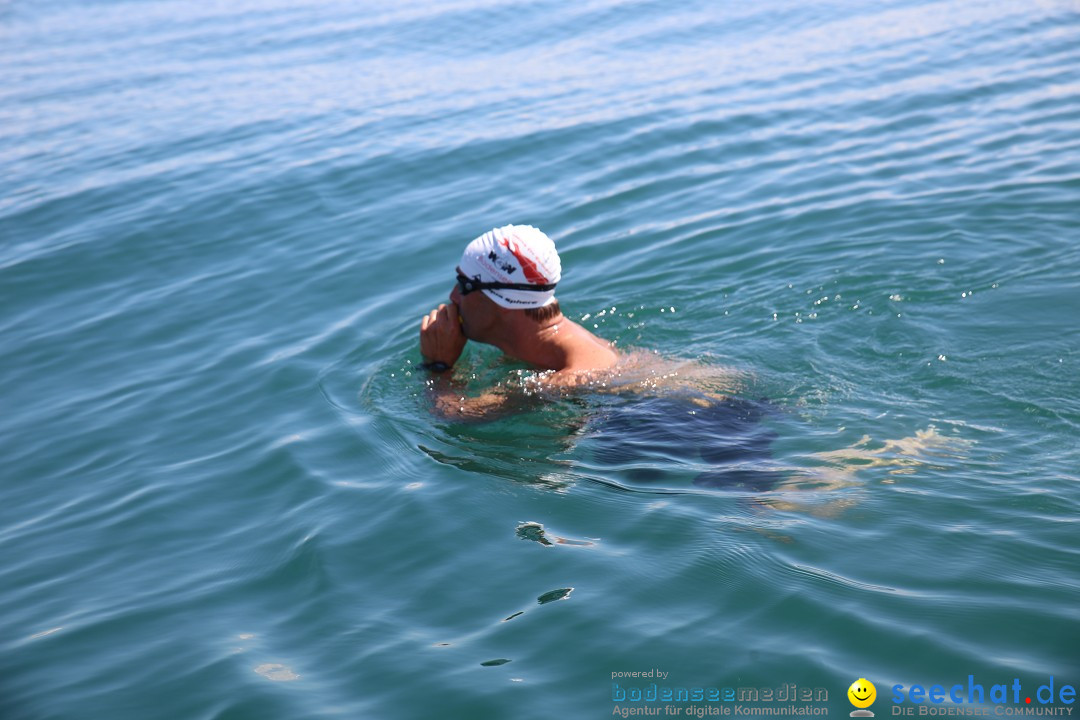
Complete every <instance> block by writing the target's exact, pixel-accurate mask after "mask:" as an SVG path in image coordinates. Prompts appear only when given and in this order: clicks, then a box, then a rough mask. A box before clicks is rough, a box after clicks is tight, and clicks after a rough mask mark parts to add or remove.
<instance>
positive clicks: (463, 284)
mask: <svg viewBox="0 0 1080 720" xmlns="http://www.w3.org/2000/svg"><path fill="white" fill-rule="evenodd" d="M457 286H458V290H460V291H461V294H462V295H468V294H469V293H471V292H472V291H474V290H532V291H533V292H547V291H548V290H554V289H555V283H550V284H548V285H533V284H532V283H502V282H480V278H479V277H474V278H470V277H465V276H464V275H462V274H461V273H460V272H459V273H458V274H457Z"/></svg>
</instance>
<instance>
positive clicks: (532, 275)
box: [499, 238, 548, 285]
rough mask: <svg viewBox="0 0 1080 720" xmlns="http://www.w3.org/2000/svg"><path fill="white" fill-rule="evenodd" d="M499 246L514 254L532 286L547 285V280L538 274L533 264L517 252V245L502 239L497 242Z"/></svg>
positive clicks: (538, 271)
mask: <svg viewBox="0 0 1080 720" xmlns="http://www.w3.org/2000/svg"><path fill="white" fill-rule="evenodd" d="M499 244H500V245H502V246H503V247H504V248H506V249H507V250H509V251H510V252H512V253H514V257H516V258H517V259H518V262H519V263H521V269H522V271H524V273H525V279H526V280H528V281H529V282H531V283H532V284H533V285H547V284H548V279H547V278H546V277H544V275H543V274H542V273H541V272H540V270H539V269H538V268H537V267H536V263H534V262H533V261H532V260H530V259H529V258H527V257H525V256H524V255H522V254H521V253H520V252H518V249H517V243H511V242H510V240H509V239H508V238H502V239H500V240H499Z"/></svg>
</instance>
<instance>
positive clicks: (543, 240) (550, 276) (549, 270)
mask: <svg viewBox="0 0 1080 720" xmlns="http://www.w3.org/2000/svg"><path fill="white" fill-rule="evenodd" d="M561 277H562V263H561V262H560V261H559V253H558V251H556V250H555V243H554V242H552V241H551V238H549V237H548V236H547V235H545V234H544V233H542V232H541V231H539V230H537V229H536V228H534V227H532V226H531V225H507V226H505V227H501V228H495V229H494V230H490V231H488V232H486V233H484V234H483V235H481V236H480V237H478V238H476V239H475V240H473V241H472V242H471V243H469V245H468V246H467V247H466V248H465V252H464V253H463V254H462V255H461V262H460V263H458V288H457V291H458V292H459V293H462V294H468V293H470V292H472V291H474V290H480V291H482V292H483V293H484V295H486V296H487V297H488V298H490V299H491V300H492V301H493V302H494V303H495V304H497V305H499V306H500V307H504V308H508V309H510V310H528V309H530V308H542V307H545V306H548V305H551V304H553V303H554V302H555V285H556V283H558V282H559V279H560V278H561Z"/></svg>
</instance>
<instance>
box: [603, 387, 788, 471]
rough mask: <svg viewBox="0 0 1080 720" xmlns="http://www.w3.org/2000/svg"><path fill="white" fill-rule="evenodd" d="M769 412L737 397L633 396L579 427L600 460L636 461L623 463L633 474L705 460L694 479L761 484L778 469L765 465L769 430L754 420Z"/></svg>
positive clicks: (773, 436)
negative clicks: (701, 402) (704, 467)
mask: <svg viewBox="0 0 1080 720" xmlns="http://www.w3.org/2000/svg"><path fill="white" fill-rule="evenodd" d="M775 412H776V408H775V407H773V406H770V405H769V404H767V403H764V402H754V401H751V400H745V399H741V398H727V399H724V400H721V401H711V402H710V404H709V405H707V406H703V405H699V404H697V403H695V402H694V401H693V400H692V399H690V398H688V397H679V396H668V397H633V398H625V402H620V403H618V404H616V405H614V406H611V407H609V408H608V409H607V412H604V413H602V414H601V415H600V416H599V417H596V418H594V419H593V420H592V421H591V422H590V423H589V427H588V430H587V434H588V435H589V437H590V438H592V439H593V441H594V444H595V450H594V453H595V457H596V460H597V461H598V462H600V463H601V464H605V465H608V464H610V465H616V466H621V465H637V467H632V468H626V469H624V470H623V472H625V473H627V474H628V475H629V477H630V478H631V479H632V480H634V481H635V482H641V483H661V482H663V481H664V480H665V476H666V475H667V474H668V473H667V472H666V470H665V468H672V469H673V470H674V469H679V467H680V466H682V465H685V464H693V465H698V466H700V465H701V464H702V463H705V464H707V465H708V466H709V468H708V469H707V470H705V471H704V472H701V473H700V474H699V475H698V476H697V477H696V478H695V479H694V485H698V486H701V487H709V488H719V489H725V490H744V491H750V492H762V491H765V490H772V489H774V488H775V487H776V486H777V485H778V484H779V483H780V481H782V480H783V479H785V477H786V475H785V474H784V473H782V472H780V471H778V470H776V469H775V467H774V466H772V453H771V452H770V449H769V448H770V445H772V442H773V440H775V439H776V437H777V434H776V433H775V432H774V431H773V430H772V429H771V428H769V427H768V426H767V425H765V424H763V423H762V422H761V420H762V418H763V417H765V416H766V415H768V414H771V413H775Z"/></svg>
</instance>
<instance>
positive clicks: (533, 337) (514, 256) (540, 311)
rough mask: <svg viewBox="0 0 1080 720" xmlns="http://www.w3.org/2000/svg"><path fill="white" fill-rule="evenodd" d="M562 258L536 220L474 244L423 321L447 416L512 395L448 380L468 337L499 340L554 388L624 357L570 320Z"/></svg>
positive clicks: (481, 411)
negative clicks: (465, 392) (564, 305)
mask: <svg viewBox="0 0 1080 720" xmlns="http://www.w3.org/2000/svg"><path fill="white" fill-rule="evenodd" d="M561 277H562V263H561V262H560V260H559V253H558V252H557V251H556V250H555V243H554V242H552V240H551V238H549V237H548V236H547V235H545V234H544V233H543V232H541V231H540V230H538V229H536V228H534V227H532V226H530V225H507V226H505V227H501V228H495V229H494V230H491V231H489V232H486V233H484V234H483V235H481V236H480V237H478V238H476V239H475V240H473V241H472V242H470V243H469V244H468V246H467V247H466V248H465V252H464V253H463V254H462V256H461V261H460V262H459V263H458V266H457V283H456V284H455V285H454V288H453V290H451V292H450V297H449V300H450V302H449V303H448V304H447V303H443V304H441V305H439V307H437V308H435V309H434V310H432V311H431V312H429V313H428V314H427V315H425V316H424V317H423V319H422V320H421V322H420V354H421V355H422V356H423V359H424V364H423V368H424V369H426V370H428V371H429V372H430V373H432V375H433V376H434V377H433V378H432V379H433V382H432V383H431V386H432V390H433V394H434V400H435V408H436V410H437V411H438V412H439V413H440V414H443V415H448V416H454V415H465V416H468V415H472V416H477V415H485V414H488V413H490V412H492V411H497V410H499V409H501V408H502V406H503V405H505V404H506V402H507V400H508V397H507V396H506V395H501V394H497V393H492V392H488V393H485V394H483V395H481V396H480V397H462V396H461V393H460V392H456V391H455V390H454V388H453V387H452V386H451V385H450V383H449V380H448V379H447V378H446V375H448V374H449V373H448V371H449V370H451V369H452V368H453V366H454V363H456V362H457V361H458V358H459V357H460V356H461V353H462V351H463V350H464V348H465V343H466V342H467V341H469V340H472V341H474V342H480V343H485V344H488V345H494V346H495V347H497V348H499V349H500V350H502V351H503V352H504V353H505V354H506V355H508V356H510V357H511V358H514V359H516V360H520V361H522V362H525V363H528V364H529V365H531V366H533V367H534V368H536V369H537V370H542V371H547V372H545V373H544V374H543V375H542V378H543V383H544V384H545V385H547V386H552V387H560V386H563V387H565V386H573V385H577V384H580V383H581V382H582V380H583V378H587V377H588V376H589V374H590V373H593V372H596V371H602V370H609V369H611V368H613V367H615V365H616V364H617V363H618V362H619V354H618V353H616V352H615V350H614V349H613V348H612V346H611V343H609V342H607V341H605V340H602V339H600V338H598V337H596V336H595V335H593V334H592V333H591V332H589V331H588V330H586V329H585V328H583V327H581V325H578V324H577V323H575V322H573V321H572V320H569V319H567V318H566V317H565V316H564V315H563V314H562V311H561V309H560V308H559V301H558V300H556V299H555V286H556V285H557V284H558V282H559V280H560V279H561Z"/></svg>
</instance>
